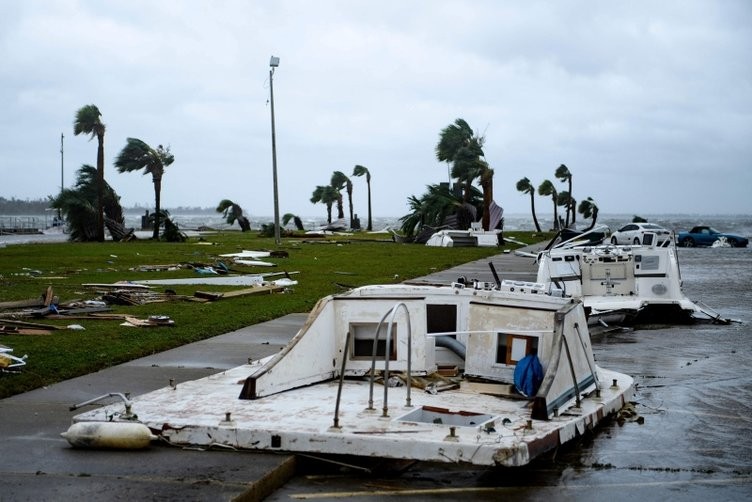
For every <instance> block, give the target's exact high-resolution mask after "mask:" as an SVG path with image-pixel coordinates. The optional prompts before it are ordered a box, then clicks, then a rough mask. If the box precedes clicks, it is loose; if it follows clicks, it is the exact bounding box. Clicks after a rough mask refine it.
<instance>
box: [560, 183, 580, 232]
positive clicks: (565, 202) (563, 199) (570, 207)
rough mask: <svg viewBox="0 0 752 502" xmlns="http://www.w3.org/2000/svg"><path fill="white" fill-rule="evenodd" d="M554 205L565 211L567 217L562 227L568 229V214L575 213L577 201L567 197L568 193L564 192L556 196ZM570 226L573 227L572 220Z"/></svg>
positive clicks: (569, 196)
mask: <svg viewBox="0 0 752 502" xmlns="http://www.w3.org/2000/svg"><path fill="white" fill-rule="evenodd" d="M556 204H557V205H559V206H561V207H563V208H564V209H566V212H567V217H566V219H565V220H564V227H565V228H569V213H570V211H571V212H572V213H574V212H575V210H576V209H577V201H576V200H574V198H572V196H571V195H569V192H567V191H566V190H564V191H561V192H559V194H558V195H557V196H556ZM572 225H574V218H572Z"/></svg>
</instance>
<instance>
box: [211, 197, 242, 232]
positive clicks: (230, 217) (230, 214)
mask: <svg viewBox="0 0 752 502" xmlns="http://www.w3.org/2000/svg"><path fill="white" fill-rule="evenodd" d="M216 211H217V212H218V213H222V217H223V218H225V221H227V223H228V224H229V225H232V224H233V223H235V222H236V221H237V222H238V225H240V230H241V231H243V232H247V231H249V230H250V229H251V222H250V221H249V220H248V218H247V217H246V216H245V215H244V214H243V208H242V207H240V206H239V205H238V204H235V203H234V202H233V201H231V200H229V199H222V200H221V201H219V204H218V205H217V209H216Z"/></svg>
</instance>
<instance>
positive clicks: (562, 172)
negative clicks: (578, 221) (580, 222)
mask: <svg viewBox="0 0 752 502" xmlns="http://www.w3.org/2000/svg"><path fill="white" fill-rule="evenodd" d="M554 176H556V178H557V179H558V180H559V181H561V182H562V183H564V182H565V181H566V182H567V183H568V185H569V186H568V187H567V192H568V193H569V197H570V198H572V173H571V172H570V171H569V168H568V167H567V166H565V165H564V164H562V165H560V166H559V167H557V168H556V173H554ZM572 201H574V198H572ZM574 208H575V204H574V203H572V204H571V206H567V216H566V225H567V226H569V213H570V212H571V213H572V224H573V225H574V223H575V210H574Z"/></svg>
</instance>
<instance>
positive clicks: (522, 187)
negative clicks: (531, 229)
mask: <svg viewBox="0 0 752 502" xmlns="http://www.w3.org/2000/svg"><path fill="white" fill-rule="evenodd" d="M517 191H518V192H522V193H527V194H530V210H531V211H532V213H533V223H535V230H536V231H537V232H540V231H541V227H540V224H539V223H538V217H537V216H536V215H535V187H534V186H533V184H532V183H530V180H529V179H528V178H522V179H521V180H520V181H518V182H517Z"/></svg>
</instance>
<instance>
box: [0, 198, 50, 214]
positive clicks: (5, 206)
mask: <svg viewBox="0 0 752 502" xmlns="http://www.w3.org/2000/svg"><path fill="white" fill-rule="evenodd" d="M49 207H50V199H36V200H29V199H26V200H21V199H16V198H15V197H13V198H10V199H6V198H5V197H0V214H5V215H10V214H30V215H31V214H42V213H44V212H45V210H47V209H49Z"/></svg>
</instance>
